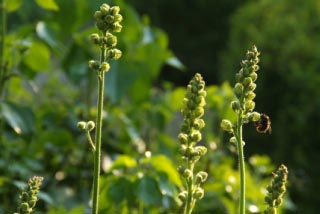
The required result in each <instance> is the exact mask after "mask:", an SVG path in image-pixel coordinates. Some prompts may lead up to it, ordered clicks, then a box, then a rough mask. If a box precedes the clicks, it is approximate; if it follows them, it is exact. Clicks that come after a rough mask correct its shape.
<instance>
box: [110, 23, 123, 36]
mask: <svg viewBox="0 0 320 214" xmlns="http://www.w3.org/2000/svg"><path fill="white" fill-rule="evenodd" d="M121 30H122V25H121V24H119V22H115V23H113V25H112V31H113V32H115V33H119V32H121Z"/></svg>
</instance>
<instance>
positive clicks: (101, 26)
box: [96, 20, 108, 31]
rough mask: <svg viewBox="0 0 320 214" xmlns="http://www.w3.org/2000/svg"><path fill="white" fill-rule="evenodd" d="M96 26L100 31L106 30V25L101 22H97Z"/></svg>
mask: <svg viewBox="0 0 320 214" xmlns="http://www.w3.org/2000/svg"><path fill="white" fill-rule="evenodd" d="M96 26H97V28H98V29H99V30H101V31H105V30H107V28H108V26H107V23H105V22H104V21H103V20H97V22H96Z"/></svg>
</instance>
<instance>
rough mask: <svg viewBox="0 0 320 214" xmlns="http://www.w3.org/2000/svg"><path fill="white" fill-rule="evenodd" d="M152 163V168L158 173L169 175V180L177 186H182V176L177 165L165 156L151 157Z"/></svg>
mask: <svg viewBox="0 0 320 214" xmlns="http://www.w3.org/2000/svg"><path fill="white" fill-rule="evenodd" d="M150 162H151V164H152V166H153V167H154V168H155V169H156V170H157V171H158V172H163V173H165V174H167V175H168V177H169V180H170V181H171V182H172V183H174V184H175V185H178V186H181V185H182V183H181V180H180V175H179V173H178V171H177V170H176V168H175V167H174V166H175V164H174V163H172V161H171V160H170V159H169V158H167V157H166V156H164V155H155V156H153V157H151V159H150Z"/></svg>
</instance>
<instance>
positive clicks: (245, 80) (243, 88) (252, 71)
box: [231, 46, 260, 115]
mask: <svg viewBox="0 0 320 214" xmlns="http://www.w3.org/2000/svg"><path fill="white" fill-rule="evenodd" d="M259 55H260V53H259V52H258V50H257V48H256V47H255V46H253V47H252V48H251V50H249V51H247V54H246V59H245V60H242V62H241V63H240V64H241V69H240V71H239V72H238V73H237V74H236V84H235V86H234V89H233V90H234V94H235V95H236V97H237V100H235V101H233V102H232V104H231V106H232V109H233V111H235V112H239V111H242V112H243V114H244V115H246V114H247V113H250V112H252V111H253V109H254V107H255V102H254V101H253V99H254V98H255V96H256V95H255V93H254V90H255V88H256V84H255V81H256V80H257V77H258V75H257V71H258V70H259V66H258V63H259V58H258V57H259Z"/></svg>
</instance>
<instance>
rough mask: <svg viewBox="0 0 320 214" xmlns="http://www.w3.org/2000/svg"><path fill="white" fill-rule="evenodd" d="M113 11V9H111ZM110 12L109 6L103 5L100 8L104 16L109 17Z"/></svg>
mask: <svg viewBox="0 0 320 214" xmlns="http://www.w3.org/2000/svg"><path fill="white" fill-rule="evenodd" d="M111 9H112V8H111ZM109 10H110V6H109V5H107V4H102V5H101V6H100V11H101V13H102V14H103V15H107V14H108V13H109Z"/></svg>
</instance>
